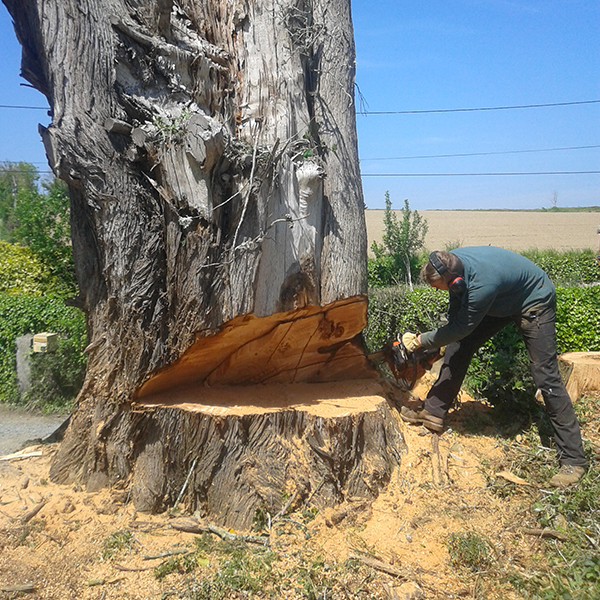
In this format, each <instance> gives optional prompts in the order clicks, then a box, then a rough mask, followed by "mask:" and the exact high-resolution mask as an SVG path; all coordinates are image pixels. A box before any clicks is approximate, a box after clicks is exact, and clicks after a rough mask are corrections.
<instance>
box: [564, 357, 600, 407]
mask: <svg viewBox="0 0 600 600" xmlns="http://www.w3.org/2000/svg"><path fill="white" fill-rule="evenodd" d="M558 364H559V367H560V370H561V375H562V377H563V379H564V381H565V385H566V386H567V392H568V393H569V396H570V397H571V400H572V401H573V402H576V401H577V400H579V398H580V397H581V396H582V394H584V393H586V392H598V391H600V352H566V353H565V354H561V355H560V356H559V357H558Z"/></svg>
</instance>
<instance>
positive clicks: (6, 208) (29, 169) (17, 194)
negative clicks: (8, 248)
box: [0, 162, 39, 243]
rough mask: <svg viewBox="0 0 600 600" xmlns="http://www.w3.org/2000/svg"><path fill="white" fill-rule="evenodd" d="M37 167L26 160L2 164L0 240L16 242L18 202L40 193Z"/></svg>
mask: <svg viewBox="0 0 600 600" xmlns="http://www.w3.org/2000/svg"><path fill="white" fill-rule="evenodd" d="M38 180H39V174H38V171H37V169H36V168H35V167H34V166H33V165H31V164H29V163H24V162H19V163H10V162H5V163H2V164H1V165H0V240H4V241H6V242H10V243H13V242H16V241H17V240H16V239H15V237H14V230H15V228H16V227H17V226H18V219H17V216H16V210H17V206H18V204H19V203H20V202H21V201H23V200H25V201H26V200H27V199H28V198H30V197H31V196H35V195H36V194H37V193H38V189H37V182H38Z"/></svg>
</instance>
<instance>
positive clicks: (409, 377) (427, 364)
mask: <svg viewBox="0 0 600 600" xmlns="http://www.w3.org/2000/svg"><path fill="white" fill-rule="evenodd" d="M399 337H400V336H399ZM443 355H444V352H443V349H441V348H432V349H430V350H426V349H425V348H417V349H416V350H415V351H414V352H409V351H408V350H407V349H406V347H405V346H404V344H403V343H402V340H401V339H398V340H394V341H391V342H388V343H387V344H386V345H385V346H384V347H383V348H382V349H381V350H379V351H378V352H374V353H373V354H369V355H368V358H369V360H371V361H373V362H377V363H379V362H381V361H385V362H386V364H387V365H388V367H389V368H390V371H391V372H392V374H393V375H394V378H395V379H396V381H397V382H398V383H399V384H400V385H401V386H402V387H403V388H404V389H406V390H412V389H413V388H414V387H415V384H416V383H417V381H419V379H421V377H423V375H425V372H426V371H429V370H431V367H432V366H433V363H434V362H436V361H437V360H439V359H440V358H441V357H442V356H443Z"/></svg>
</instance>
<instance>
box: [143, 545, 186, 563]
mask: <svg viewBox="0 0 600 600" xmlns="http://www.w3.org/2000/svg"><path fill="white" fill-rule="evenodd" d="M188 553H189V550H186V549H185V548H178V549H176V550H167V552H161V553H160V554H145V555H143V556H142V559H143V560H156V559H157V558H168V557H169V556H176V555H178V554H188Z"/></svg>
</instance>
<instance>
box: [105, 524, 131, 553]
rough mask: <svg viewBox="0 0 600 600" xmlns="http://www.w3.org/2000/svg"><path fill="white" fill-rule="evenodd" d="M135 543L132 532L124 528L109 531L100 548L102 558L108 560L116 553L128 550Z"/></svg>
mask: <svg viewBox="0 0 600 600" xmlns="http://www.w3.org/2000/svg"><path fill="white" fill-rule="evenodd" d="M134 543H135V540H134V537H133V533H131V531H128V530H126V529H124V530H121V531H115V532H114V533H111V535H109V536H108V537H107V538H106V539H105V540H104V544H103V548H102V560H110V559H111V558H113V557H114V556H116V555H117V554H121V553H123V552H128V551H129V550H131V549H132V548H133V544H134Z"/></svg>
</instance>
